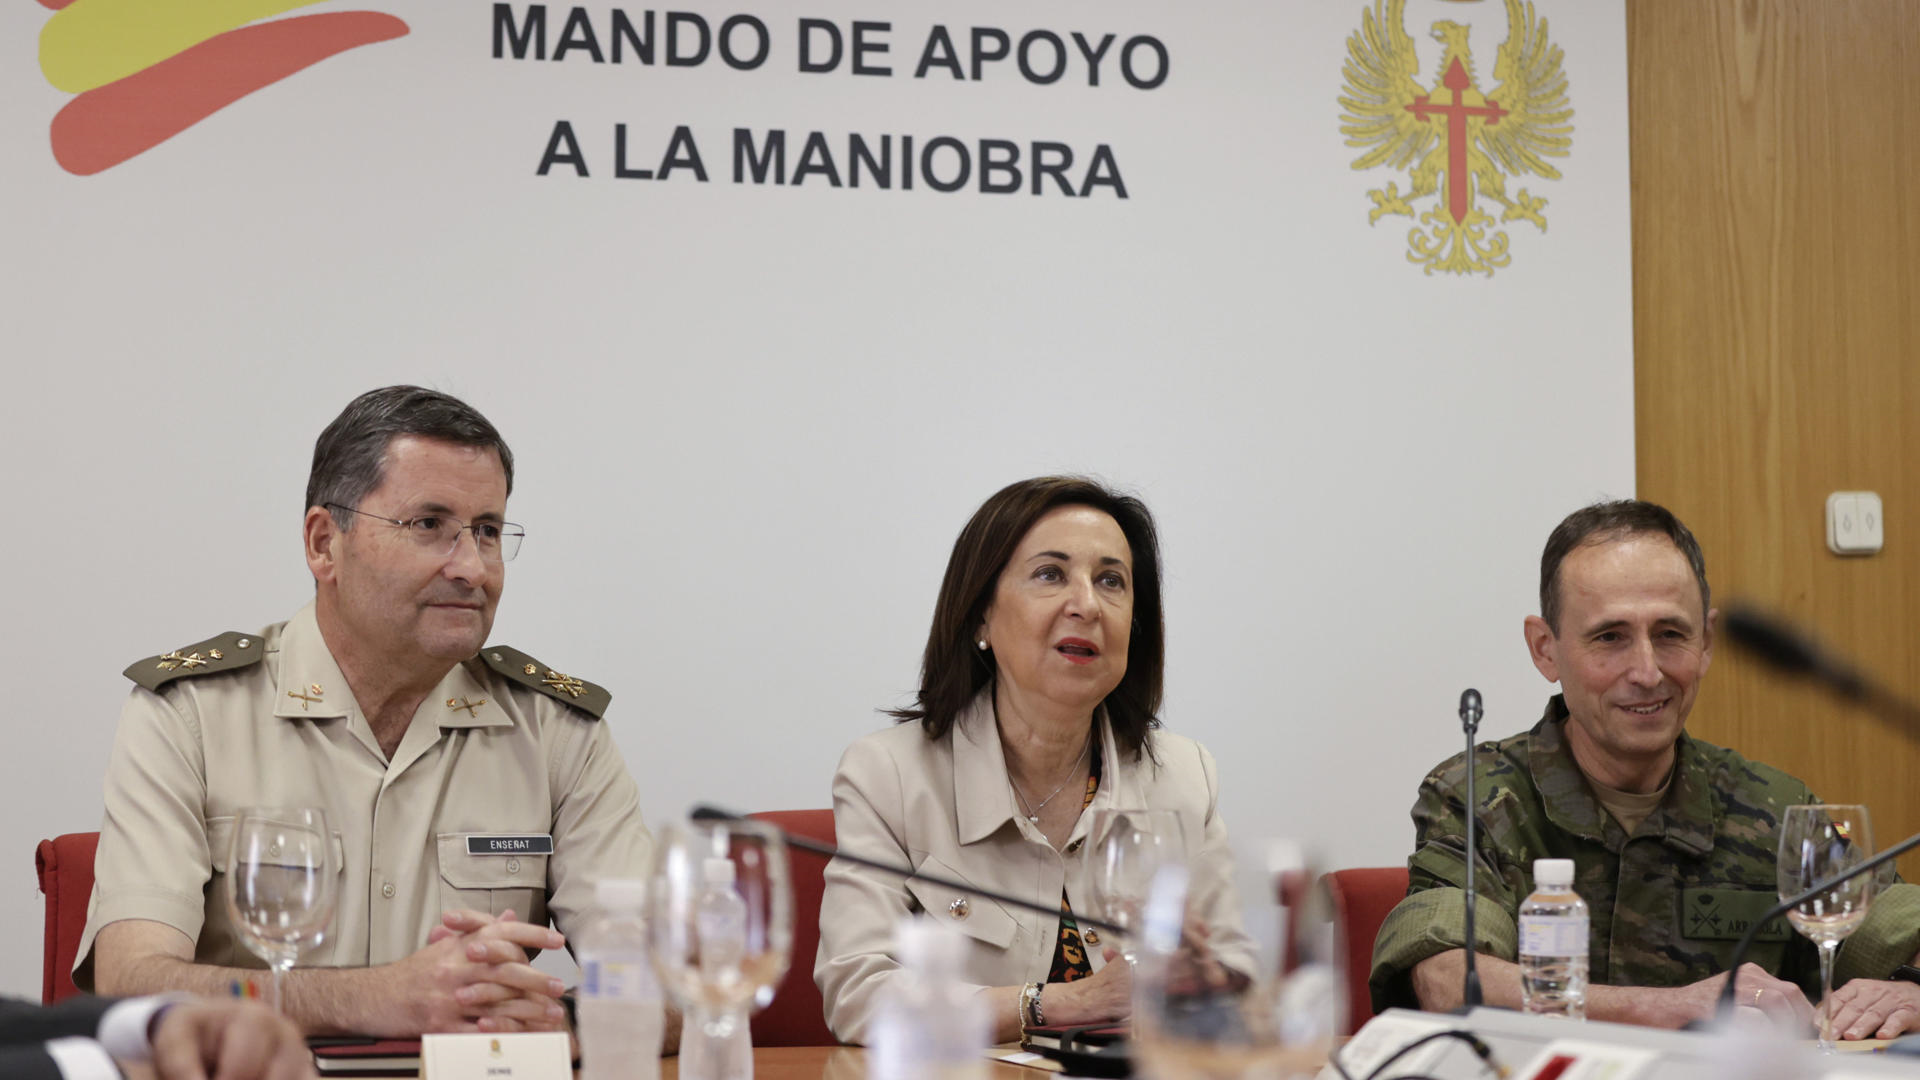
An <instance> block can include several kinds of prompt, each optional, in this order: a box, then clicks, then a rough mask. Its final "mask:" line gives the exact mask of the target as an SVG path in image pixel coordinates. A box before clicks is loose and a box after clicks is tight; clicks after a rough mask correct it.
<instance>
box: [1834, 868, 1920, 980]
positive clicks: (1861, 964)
mask: <svg viewBox="0 0 1920 1080" xmlns="http://www.w3.org/2000/svg"><path fill="white" fill-rule="evenodd" d="M1917 951H1920V885H1907V884H1898V885H1892V886H1887V887H1885V888H1884V891H1882V892H1881V893H1880V895H1878V896H1876V897H1874V898H1873V906H1872V907H1870V908H1868V909H1867V921H1866V922H1863V923H1861V924H1860V929H1858V930H1855V931H1854V932H1853V934H1852V936H1850V937H1848V938H1847V940H1846V941H1845V942H1843V943H1842V944H1841V946H1840V955H1839V957H1837V958H1836V959H1835V960H1834V963H1833V985H1834V986H1836V987H1839V986H1844V985H1846V983H1847V982H1848V980H1851V979H1884V978H1886V977H1887V976H1889V975H1891V974H1893V969H1894V968H1897V967H1899V966H1900V965H1901V964H1905V963H1909V962H1911V961H1912V959H1913V954H1914V953H1915V952H1917Z"/></svg>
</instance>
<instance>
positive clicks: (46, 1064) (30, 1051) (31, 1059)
mask: <svg viewBox="0 0 1920 1080" xmlns="http://www.w3.org/2000/svg"><path fill="white" fill-rule="evenodd" d="M0 1076H4V1077H6V1078H7V1080H66V1078H65V1077H64V1076H62V1075H61V1073H60V1066H58V1065H55V1064H54V1063H53V1055H51V1054H49V1053H47V1051H46V1050H45V1048H43V1047H42V1046H40V1045H39V1044H37V1043H35V1044H31V1045H27V1046H0Z"/></svg>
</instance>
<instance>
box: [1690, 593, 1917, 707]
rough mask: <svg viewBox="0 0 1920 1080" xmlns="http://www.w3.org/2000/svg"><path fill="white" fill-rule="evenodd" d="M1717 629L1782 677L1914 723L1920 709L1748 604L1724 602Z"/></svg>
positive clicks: (1802, 635)
mask: <svg viewBox="0 0 1920 1080" xmlns="http://www.w3.org/2000/svg"><path fill="white" fill-rule="evenodd" d="M1721 627H1722V629H1723V630H1725V631H1726V635H1727V640H1729V641H1731V642H1733V643H1734V644H1735V645H1738V646H1740V647H1742V648H1744V649H1746V650H1747V651H1748V652H1750V653H1752V654H1753V655H1754V656H1755V657H1757V658H1758V659H1759V660H1760V661H1761V662H1762V663H1765V664H1766V665H1767V666H1768V667H1770V668H1773V669H1774V670H1775V671H1778V672H1780V673H1781V674H1783V675H1794V676H1798V677H1800V678H1804V679H1811V680H1813V681H1814V682H1817V683H1819V684H1820V685H1822V686H1825V687H1826V688H1827V689H1828V690H1829V691H1831V692H1832V693H1833V694H1835V695H1836V696H1838V697H1842V698H1845V699H1846V700H1848V701H1852V702H1855V703H1857V704H1860V705H1863V706H1865V707H1866V708H1867V709H1868V710H1870V711H1872V712H1873V713H1875V714H1877V715H1879V716H1880V717H1881V718H1882V719H1884V720H1892V721H1894V722H1896V723H1900V724H1903V725H1906V726H1909V727H1920V709H1915V708H1914V705H1913V703H1912V702H1910V701H1908V700H1906V699H1905V698H1902V697H1901V696H1900V695H1898V694H1895V693H1893V692H1892V691H1890V690H1888V689H1887V688H1885V687H1883V686H1880V685H1879V684H1877V683H1875V682H1874V681H1873V680H1872V679H1870V678H1868V677H1867V676H1865V675H1863V674H1861V673H1860V672H1859V671H1856V670H1855V669H1854V668H1852V667H1851V666H1849V665H1848V664H1847V663H1846V662H1845V661H1844V660H1841V659H1840V658H1838V657H1835V656H1831V655H1829V654H1828V653H1827V651H1826V650H1825V649H1823V648H1821V647H1820V646H1819V645H1818V644H1817V643H1815V642H1814V641H1813V640H1812V639H1811V638H1809V637H1807V636H1806V635H1804V634H1802V633H1800V632H1799V631H1797V630H1795V629H1793V628H1792V627H1791V626H1788V625H1787V624H1786V623H1784V622H1782V621H1781V620H1779V619H1776V618H1774V617H1773V616H1771V615H1767V614H1764V613H1762V612H1760V611H1758V610H1756V609H1754V608H1749V607H1740V606H1729V607H1728V609H1727V612H1726V615H1725V618H1724V620H1723V621H1722V623H1721Z"/></svg>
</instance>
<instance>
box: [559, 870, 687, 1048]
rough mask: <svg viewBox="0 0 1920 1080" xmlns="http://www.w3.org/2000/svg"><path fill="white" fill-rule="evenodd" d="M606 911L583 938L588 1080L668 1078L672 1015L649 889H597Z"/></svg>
mask: <svg viewBox="0 0 1920 1080" xmlns="http://www.w3.org/2000/svg"><path fill="white" fill-rule="evenodd" d="M593 898H594V904H595V907H596V908H598V910H597V911H596V912H595V915H594V918H593V919H592V920H591V921H590V922H588V923H587V925H586V928H585V929H584V930H583V931H582V933H581V934H580V941H579V945H578V957H579V960H580V992H579V1015H578V1017H577V1023H578V1026H579V1030H578V1034H579V1037H580V1058H581V1066H582V1068H581V1076H582V1077H583V1078H584V1080H660V1038H661V1032H662V1029H663V1028H664V1027H665V1023H666V1016H665V1012H664V1008H663V1005H662V1001H661V996H660V982H659V980H658V979H656V978H655V977H654V974H653V964H652V961H651V959H650V957H649V955H648V952H647V926H646V922H645V920H644V919H643V917H642V915H641V910H642V907H643V905H644V904H645V903H646V898H647V883H646V882H644V881H623V880H618V879H609V880H605V881H601V882H598V883H596V884H595V886H594V894H593Z"/></svg>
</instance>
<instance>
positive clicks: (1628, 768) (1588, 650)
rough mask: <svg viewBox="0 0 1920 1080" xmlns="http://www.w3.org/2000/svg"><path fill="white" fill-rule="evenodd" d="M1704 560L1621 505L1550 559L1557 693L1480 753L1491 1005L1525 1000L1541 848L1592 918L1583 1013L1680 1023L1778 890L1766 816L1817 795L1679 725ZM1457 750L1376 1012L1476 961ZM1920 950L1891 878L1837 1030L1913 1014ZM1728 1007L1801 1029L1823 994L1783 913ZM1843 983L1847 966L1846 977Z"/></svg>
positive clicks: (1887, 1025) (1653, 520)
mask: <svg viewBox="0 0 1920 1080" xmlns="http://www.w3.org/2000/svg"><path fill="white" fill-rule="evenodd" d="M1709 595H1710V594H1709V591H1708V587H1707V578H1706V562H1705V559H1704V557H1703V556H1702V555H1701V552H1700V546H1699V544H1698V543H1697V542H1696V541H1695V540H1694V538H1693V534H1692V533H1691V532H1689V531H1688V530H1687V528H1686V526H1685V525H1683V524H1681V523H1680V521H1679V520H1678V519H1676V518H1675V517H1674V516H1673V515H1672V514H1671V513H1669V512H1667V511H1666V510H1665V509H1663V508H1661V507H1658V506H1655V505H1653V504H1651V503H1646V502H1639V501H1635V500H1627V501H1622V502H1613V503H1601V504H1596V505H1594V506H1589V507H1587V508H1585V509H1582V510H1579V511H1576V512H1575V513H1574V514H1572V515H1571V516H1569V517H1568V518H1567V519H1566V520H1565V521H1563V522H1561V524H1560V526H1559V527H1558V528H1557V529H1555V530H1554V532H1553V535H1552V536H1551V537H1550V538H1549V539H1548V541H1547V547H1546V552H1545V554H1544V555H1543V556H1542V558H1541V567H1540V611H1541V614H1540V615H1539V616H1529V617H1528V618H1527V620H1526V638H1527V646H1528V650H1529V652H1530V653H1531V655H1532V658H1533V663H1534V666H1535V667H1536V668H1538V669H1539V671H1540V673H1541V674H1542V675H1543V676H1545V677H1546V678H1547V680H1548V681H1549V682H1557V683H1559V684H1560V685H1561V689H1562V693H1561V694H1558V695H1555V696H1554V697H1553V698H1552V700H1550V701H1549V702H1548V703H1547V710H1546V715H1545V716H1543V717H1542V718H1541V720H1540V722H1539V723H1538V724H1536V725H1534V727H1533V729H1532V730H1531V731H1529V732H1527V733H1525V734H1522V735H1516V736H1513V737H1512V738H1509V739H1504V740H1501V741H1499V742H1496V743H1492V744H1489V745H1483V746H1482V747H1480V748H1479V750H1478V753H1477V754H1476V755H1475V760H1474V768H1475V769H1476V770H1477V771H1476V773H1475V777H1474V783H1475V789H1476V796H1477V798H1478V799H1479V800H1480V805H1479V838H1478V840H1479V863H1478V867H1477V870H1476V885H1477V886H1478V889H1479V892H1480V897H1481V903H1480V905H1479V907H1478V909H1477V912H1476V916H1477V917H1476V920H1475V937H1476V939H1477V945H1478V949H1479V951H1480V952H1481V953H1483V954H1486V955H1485V956H1484V957H1483V958H1482V959H1481V960H1480V962H1479V966H1480V968H1481V973H1482V974H1481V978H1482V982H1483V985H1484V988H1485V995H1486V999H1487V1002H1488V1003H1489V1004H1493V1005H1505V1006H1510V1007H1517V1006H1518V1005H1519V1004H1520V977H1519V968H1518V967H1517V966H1516V965H1515V964H1514V962H1513V961H1514V957H1515V955H1516V952H1517V947H1518V925H1517V921H1516V920H1517V913H1518V911H1519V907H1520V904H1521V901H1523V900H1524V899H1525V898H1526V896H1527V895H1528V894H1529V893H1531V892H1532V891H1533V861H1534V860H1535V859H1540V858H1561V859H1572V860H1573V861H1574V867H1575V880H1574V888H1575V889H1576V890H1577V891H1578V892H1579V893H1580V895H1581V897H1582V898H1583V899H1584V900H1586V902H1587V904H1588V906H1589V907H1590V908H1591V911H1592V930H1591V938H1590V941H1589V953H1588V962H1589V980H1590V987H1589V990H1588V994H1587V1014H1588V1015H1589V1016H1590V1017H1592V1018H1594V1019H1597V1020H1615V1021H1621V1022H1628V1023H1640V1024H1650V1025H1656V1026H1662V1027H1678V1026H1680V1025H1682V1024H1684V1023H1686V1022H1687V1021H1690V1020H1693V1019H1696V1018H1701V1017H1706V1016H1710V1015H1711V1014H1712V1012H1713V1008H1714V1002H1715V998H1716V997H1717V995H1718V994H1719V992H1720V989H1721V987H1722V985H1723V981H1722V975H1723V974H1724V973H1725V972H1726V971H1727V965H1728V963H1729V961H1730V959H1731V954H1732V952H1733V948H1734V946H1735V944H1736V943H1737V941H1738V940H1739V938H1740V937H1741V935H1742V934H1743V933H1744V932H1745V931H1746V929H1747V927H1748V926H1750V925H1751V923H1752V921H1753V920H1754V919H1755V918H1758V917H1759V916H1760V915H1761V914H1762V913H1763V912H1765V911H1766V909H1767V908H1769V907H1771V906H1772V905H1773V904H1774V903H1775V902H1777V901H1778V899H1779V895H1778V893H1777V891H1776V888H1777V885H1776V882H1775V862H1776V859H1777V855H1776V845H1777V836H1778V834H1777V832H1776V827H1777V824H1778V822H1779V820H1780V818H1781V817H1782V815H1783V811H1784V809H1785V808H1786V807H1788V806H1791V805H1794V804H1796V803H1807V802H1816V801H1818V800H1816V799H1815V798H1814V796H1813V794H1812V793H1811V792H1809V791H1808V790H1807V787H1806V785H1805V784H1802V783H1801V782H1800V781H1798V780H1796V779H1794V778H1793V777H1791V776H1788V775H1787V774H1786V773H1783V772H1781V771H1780V770H1778V769H1774V768H1772V767H1770V766H1767V765H1762V764H1759V763H1757V762H1752V761H1748V760H1746V759H1745V758H1743V757H1741V756H1740V755H1739V754H1737V753H1735V752H1734V751H1732V750H1727V749H1723V748H1721V747H1717V746H1712V745H1709V744H1707V743H1704V742H1701V741H1699V740H1697V739H1693V738H1690V737H1689V736H1687V735H1686V734H1685V731H1684V728H1685V724H1686V719H1687V714H1688V713H1689V712H1690V711H1691V710H1692V707H1693V699H1694V694H1695V692H1696V691H1697V689H1698V687H1699V681H1700V679H1701V677H1702V676H1704V675H1705V674H1706V671H1707V667H1708V664H1709V663H1710V662H1711V660H1712V657H1713V623H1714V616H1715V614H1716V613H1715V612H1714V611H1712V610H1711V609H1710V608H1709V607H1708V599H1709ZM1465 784H1466V773H1465V768H1464V761H1463V757H1462V756H1460V755H1456V756H1455V757H1453V758H1451V759H1449V760H1448V761H1446V762H1443V763H1442V764H1441V765H1440V766H1439V767H1438V768H1436V769H1435V770H1434V771H1433V772H1432V773H1430V774H1428V776H1427V778H1426V779H1425V780H1424V781H1423V782H1422V783H1421V785H1420V794H1419V798H1418V800H1417V801H1416V802H1415V804H1414V807H1413V820H1414V830H1415V848H1414V853H1413V856H1412V858H1410V859H1409V860H1408V861H1407V867H1408V871H1409V873H1410V876H1411V880H1410V884H1409V887H1408V891H1407V898H1406V899H1405V900H1402V901H1401V902H1400V904H1399V905H1398V906H1397V907H1395V908H1394V909H1393V911H1392V913H1390V914H1389V915H1388V916H1387V919H1386V922H1385V923H1384V924H1383V925H1382V926H1381V928H1380V933H1379V936H1378V937H1377V938H1376V939H1375V944H1374V954H1373V972H1372V977H1371V987H1372V991H1373V1002H1374V1006H1375V1007H1376V1008H1385V1007H1388V1006H1392V1005H1419V1006H1421V1007H1424V1008H1428V1009H1434V1010H1444V1009H1450V1008H1453V1007H1455V1006H1457V1005H1458V1004H1459V1003H1460V999H1461V983H1462V977H1463V975H1464V973H1465V957H1464V953H1463V951H1462V946H1463V944H1464V941H1465V938H1464V934H1463V928H1462V921H1463V918H1462V917H1463V913H1464V904H1465V900H1464V898H1465V892H1464V889H1463V885H1464V883H1465V880H1466V867H1465V862H1464V850H1465V832H1466V826H1465V819H1464V817H1463V806H1464V799H1463V791H1464V789H1465ZM1916 948H1920V887H1916V886H1912V885H1904V884H1902V885H1894V886H1892V887H1891V888H1888V889H1885V890H1883V891H1882V892H1881V893H1880V895H1879V896H1878V897H1877V899H1876V900H1875V902H1874V905H1873V908H1872V911H1871V913H1870V914H1869V917H1868V919H1867V921H1866V922H1865V923H1864V924H1863V925H1862V926H1861V927H1860V929H1859V930H1858V931H1856V932H1855V933H1854V934H1853V936H1852V937H1851V938H1849V939H1848V941H1847V942H1846V944H1845V945H1844V946H1843V948H1842V949H1841V951H1840V955H1839V960H1838V963H1837V966H1836V971H1835V975H1834V982H1835V985H1841V984H1843V983H1845V984H1846V986H1845V989H1842V990H1839V991H1836V992H1835V1011H1834V1015H1835V1026H1834V1031H1835V1035H1836V1036H1837V1037H1850V1038H1866V1037H1875V1036H1877V1037H1880V1038H1889V1037H1892V1036H1893V1035H1896V1034H1898V1033H1900V1032H1901V1031H1904V1030H1906V1029H1907V1028H1908V1027H1913V1026H1920V985H1915V984H1913V983H1911V982H1894V981H1883V980H1887V979H1888V976H1889V975H1891V974H1892V973H1894V971H1895V969H1897V968H1899V967H1900V966H1901V965H1903V964H1906V963H1908V962H1909V960H1910V959H1911V958H1913V957H1914V952H1915V949H1916ZM1749 960H1750V962H1749V963H1747V964H1746V965H1744V966H1743V967H1742V968H1741V969H1740V971H1739V972H1738V973H1737V975H1736V978H1737V980H1738V986H1737V988H1736V989H1737V998H1736V1000H1737V1001H1738V1002H1739V1003H1740V1004H1741V1005H1742V1006H1746V1007H1750V1008H1756V1009H1760V1010H1762V1011H1764V1012H1766V1013H1767V1014H1768V1015H1769V1016H1771V1017H1773V1018H1774V1019H1776V1020H1778V1021H1780V1022H1783V1023H1787V1024H1792V1025H1798V1026H1804V1025H1805V1024H1806V1022H1807V1020H1808V1018H1809V1017H1810V1015H1811V1007H1810V1005H1809V1004H1808V996H1809V995H1817V994H1818V992H1819V963H1818V958H1817V954H1816V953H1815V951H1814V948H1813V946H1812V945H1811V944H1810V943H1809V942H1808V941H1807V940H1806V939H1805V938H1803V937H1801V936H1799V935H1798V934H1795V933H1794V932H1793V931H1792V930H1791V929H1790V928H1789V927H1788V926H1787V925H1786V923H1785V922H1784V921H1776V922H1775V923H1774V924H1772V925H1769V926H1767V927H1765V928H1764V929H1763V930H1762V931H1761V932H1760V934H1759V935H1758V938H1757V941H1756V943H1755V945H1754V947H1753V950H1752V951H1751V953H1749ZM1849 980H1853V981H1851V982H1849Z"/></svg>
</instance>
